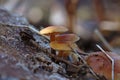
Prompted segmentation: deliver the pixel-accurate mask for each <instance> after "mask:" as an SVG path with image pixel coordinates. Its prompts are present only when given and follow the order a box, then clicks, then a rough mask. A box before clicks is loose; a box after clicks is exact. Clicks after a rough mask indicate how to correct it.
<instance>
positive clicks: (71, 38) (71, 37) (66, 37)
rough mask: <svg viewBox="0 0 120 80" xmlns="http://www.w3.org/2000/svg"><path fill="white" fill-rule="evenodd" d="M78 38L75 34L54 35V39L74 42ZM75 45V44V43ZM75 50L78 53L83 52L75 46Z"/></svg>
mask: <svg viewBox="0 0 120 80" xmlns="http://www.w3.org/2000/svg"><path fill="white" fill-rule="evenodd" d="M79 39H80V37H78V36H77V35H76V34H72V33H71V34H60V35H56V37H55V40H56V41H63V42H64V41H70V42H73V43H74V42H76V41H78V40H79ZM76 46H77V45H76ZM76 50H77V51H78V52H80V53H83V51H82V50H80V49H79V48H78V46H77V48H76Z"/></svg>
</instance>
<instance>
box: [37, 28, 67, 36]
mask: <svg viewBox="0 0 120 80" xmlns="http://www.w3.org/2000/svg"><path fill="white" fill-rule="evenodd" d="M66 31H68V29H67V28H66V27H62V26H48V27H46V28H44V29H42V30H41V31H40V32H39V33H40V34H45V35H47V34H51V33H63V32H66Z"/></svg>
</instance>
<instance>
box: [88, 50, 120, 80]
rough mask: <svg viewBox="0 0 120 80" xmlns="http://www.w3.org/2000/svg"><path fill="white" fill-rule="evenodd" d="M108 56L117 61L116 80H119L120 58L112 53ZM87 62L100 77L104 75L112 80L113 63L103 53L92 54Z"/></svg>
mask: <svg viewBox="0 0 120 80" xmlns="http://www.w3.org/2000/svg"><path fill="white" fill-rule="evenodd" d="M108 54H109V55H110V56H111V57H112V58H113V59H114V60H115V66H114V68H115V71H114V75H115V80H118V77H119V74H120V56H119V55H117V54H115V53H112V52H108ZM86 61H87V63H88V64H89V65H90V66H91V68H92V69H93V71H95V72H96V73H98V74H99V75H104V76H105V77H106V78H107V79H108V80H111V72H112V66H111V61H110V60H109V59H108V57H106V55H105V54H104V53H103V52H94V53H91V54H90V55H89V56H88V57H87V58H86Z"/></svg>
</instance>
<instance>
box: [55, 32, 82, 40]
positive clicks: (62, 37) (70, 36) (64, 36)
mask: <svg viewBox="0 0 120 80" xmlns="http://www.w3.org/2000/svg"><path fill="white" fill-rule="evenodd" d="M79 39H80V38H79V37H78V36H77V35H75V34H61V35H56V37H55V40H56V41H72V42H76V41H78V40H79Z"/></svg>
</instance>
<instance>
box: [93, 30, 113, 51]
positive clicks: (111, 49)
mask: <svg viewBox="0 0 120 80" xmlns="http://www.w3.org/2000/svg"><path fill="white" fill-rule="evenodd" d="M95 34H96V35H97V36H98V37H99V39H100V40H101V41H102V42H103V43H104V45H105V47H106V48H107V49H108V50H109V51H114V50H113V48H112V47H111V46H110V45H109V43H108V42H107V41H106V40H105V38H104V37H103V36H102V34H101V33H100V31H99V30H98V29H96V30H95Z"/></svg>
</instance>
